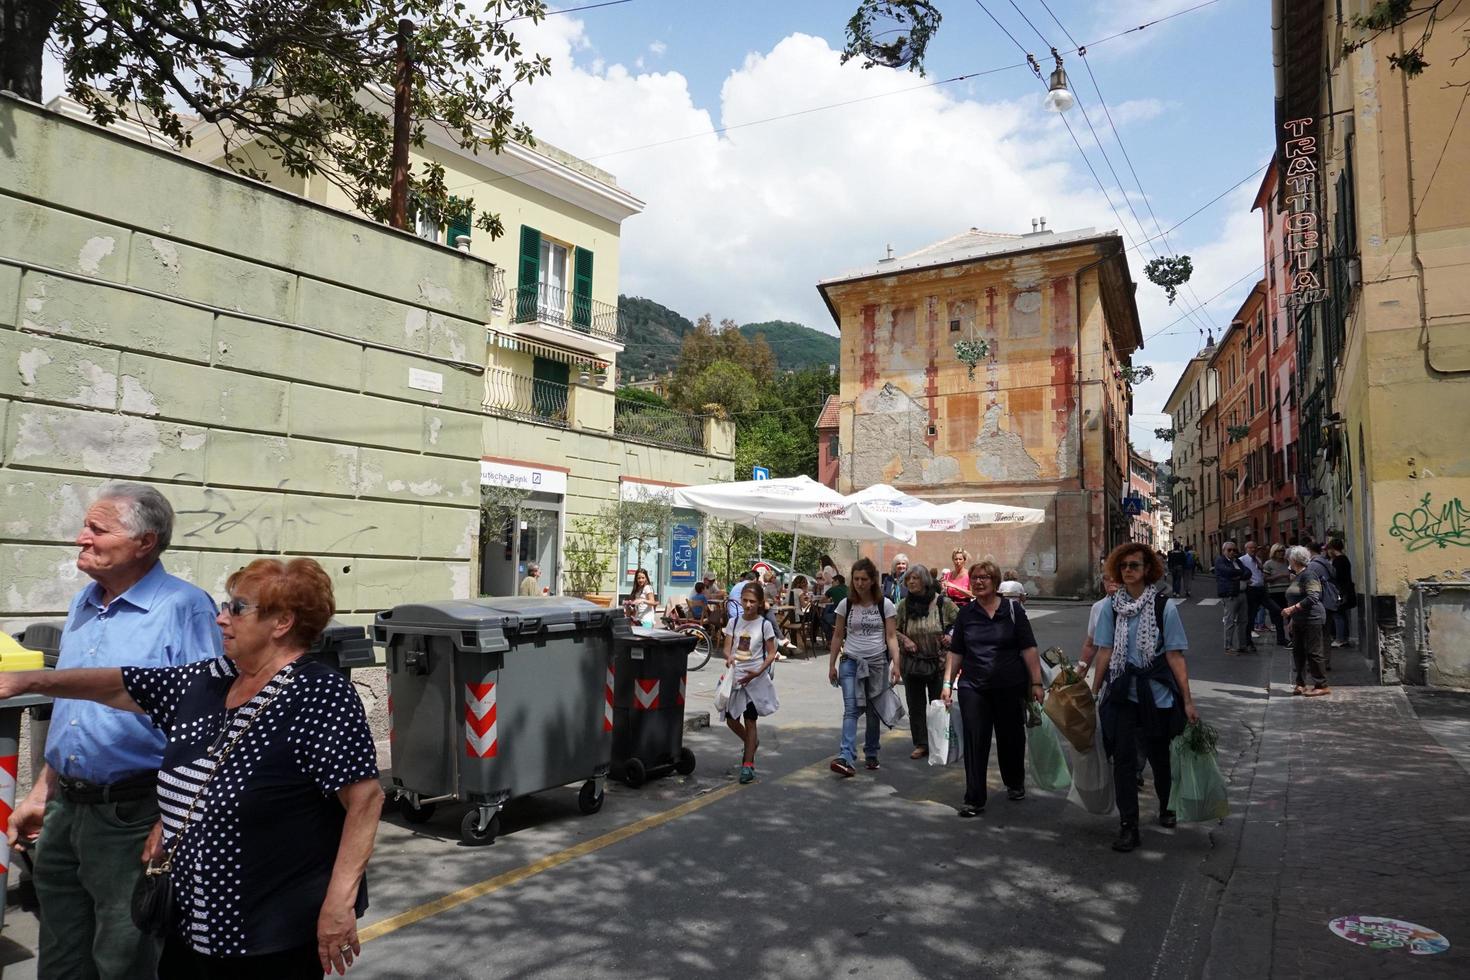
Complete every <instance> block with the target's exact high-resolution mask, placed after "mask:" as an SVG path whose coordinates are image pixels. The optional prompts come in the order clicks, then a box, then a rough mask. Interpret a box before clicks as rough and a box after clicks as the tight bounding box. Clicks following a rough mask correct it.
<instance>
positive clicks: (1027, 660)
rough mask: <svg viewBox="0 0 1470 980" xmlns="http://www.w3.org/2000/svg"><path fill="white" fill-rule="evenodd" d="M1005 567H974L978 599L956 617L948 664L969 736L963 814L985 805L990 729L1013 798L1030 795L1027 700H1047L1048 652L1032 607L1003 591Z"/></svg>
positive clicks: (947, 685) (947, 677)
mask: <svg viewBox="0 0 1470 980" xmlns="http://www.w3.org/2000/svg"><path fill="white" fill-rule="evenodd" d="M999 584H1000V569H999V568H998V567H997V566H996V564H995V562H992V561H978V562H976V563H975V564H973V565H971V566H970V592H971V593H972V594H973V595H974V597H975V598H974V601H973V602H970V603H968V604H966V605H965V607H964V608H963V609H961V610H960V614H959V616H958V617H957V618H956V619H955V624H954V638H953V640H951V641H950V648H949V658H948V662H947V663H946V665H945V669H944V692H943V694H942V695H941V697H942V698H943V700H944V704H945V707H948V706H949V705H950V703H951V701H952V698H953V696H954V690H955V688H956V686H958V688H959V699H960V719H961V721H962V722H963V728H964V739H965V801H964V805H963V806H961V807H960V816H962V817H973V816H975V815H976V814H979V813H983V812H984V810H985V771H986V769H988V768H989V766H990V734H991V732H992V731H994V732H995V741H996V755H997V756H999V758H1000V778H1001V780H1002V781H1004V782H1005V784H1006V797H1007V798H1008V799H1011V800H1024V799H1025V798H1026V702H1027V701H1031V700H1034V701H1040V700H1041V696H1042V686H1041V658H1040V657H1038V656H1037V653H1036V636H1035V634H1034V633H1032V632H1031V621H1030V620H1028V619H1027V618H1026V608H1025V607H1024V606H1022V605H1021V604H1020V603H1019V602H1017V601H1015V600H1014V599H1003V598H1001V596H1000V595H999V594H998V593H997V592H996V591H995V587H996V586H997V585H999Z"/></svg>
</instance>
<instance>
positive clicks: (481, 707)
mask: <svg viewBox="0 0 1470 980" xmlns="http://www.w3.org/2000/svg"><path fill="white" fill-rule="evenodd" d="M499 738H500V733H499V730H498V729H497V727H496V724H495V685H494V684H466V685H465V686H464V750H465V754H466V755H468V756H469V757H470V758H472V759H493V758H495V757H496V756H497V755H499V754H500V741H499Z"/></svg>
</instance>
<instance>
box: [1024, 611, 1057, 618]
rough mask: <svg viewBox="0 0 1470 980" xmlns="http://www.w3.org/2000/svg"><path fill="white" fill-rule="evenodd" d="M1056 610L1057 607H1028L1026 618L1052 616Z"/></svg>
mask: <svg viewBox="0 0 1470 980" xmlns="http://www.w3.org/2000/svg"><path fill="white" fill-rule="evenodd" d="M1055 612H1056V610H1055V609H1028V610H1026V618H1027V619H1041V618H1042V617H1043V616H1050V615H1052V614H1053V613H1055Z"/></svg>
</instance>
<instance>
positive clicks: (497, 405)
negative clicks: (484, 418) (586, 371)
mask: <svg viewBox="0 0 1470 980" xmlns="http://www.w3.org/2000/svg"><path fill="white" fill-rule="evenodd" d="M485 411H487V412H489V413H490V414H491V415H504V416H507V417H509V418H515V419H524V420H526V421H528V422H542V423H545V424H547V425H558V426H561V427H562V428H566V427H567V386H566V385H564V384H558V383H557V382H555V381H543V380H542V379H540V378H528V377H526V376H525V375H524V374H516V373H515V372H513V371H507V370H505V369H504V368H491V369H490V370H488V371H486V372H485Z"/></svg>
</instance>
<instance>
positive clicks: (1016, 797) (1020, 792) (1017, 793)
mask: <svg viewBox="0 0 1470 980" xmlns="http://www.w3.org/2000/svg"><path fill="white" fill-rule="evenodd" d="M1025 798H1026V791H1025V790H1024V789H1008V790H1006V799H1008V800H1010V801H1011V802H1012V803H1019V802H1020V801H1022V800H1024V799H1025Z"/></svg>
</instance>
